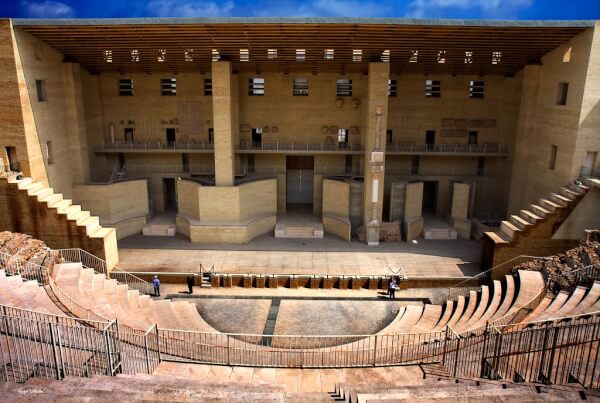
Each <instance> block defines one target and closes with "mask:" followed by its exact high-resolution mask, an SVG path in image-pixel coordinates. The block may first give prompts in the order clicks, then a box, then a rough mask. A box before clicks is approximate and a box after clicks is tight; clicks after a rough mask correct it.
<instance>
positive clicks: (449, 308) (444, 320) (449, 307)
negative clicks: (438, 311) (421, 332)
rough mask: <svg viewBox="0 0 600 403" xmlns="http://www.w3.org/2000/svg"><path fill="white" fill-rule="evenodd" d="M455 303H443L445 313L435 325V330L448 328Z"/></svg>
mask: <svg viewBox="0 0 600 403" xmlns="http://www.w3.org/2000/svg"><path fill="white" fill-rule="evenodd" d="M454 305H455V302H454V301H446V303H445V304H444V305H443V310H444V313H443V314H442V315H441V317H440V320H439V321H438V322H437V323H436V324H435V326H434V327H433V331H434V332H438V331H440V330H444V329H445V328H446V325H447V324H448V321H449V320H450V318H451V317H452V313H453V312H454V308H455V306H454Z"/></svg>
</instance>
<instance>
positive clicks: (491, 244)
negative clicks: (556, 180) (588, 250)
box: [482, 179, 590, 269]
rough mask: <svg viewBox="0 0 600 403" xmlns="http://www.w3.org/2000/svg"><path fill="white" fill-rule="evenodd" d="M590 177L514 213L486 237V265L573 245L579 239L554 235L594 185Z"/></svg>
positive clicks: (484, 248) (483, 240) (543, 253)
mask: <svg viewBox="0 0 600 403" xmlns="http://www.w3.org/2000/svg"><path fill="white" fill-rule="evenodd" d="M585 182H586V179H581V181H575V182H573V183H572V184H570V185H567V186H563V187H561V188H560V189H559V191H558V192H552V193H550V194H549V195H547V196H546V197H543V198H541V199H539V201H538V202H537V203H532V204H531V205H529V208H528V209H523V210H521V211H520V212H519V213H518V214H513V215H511V216H510V217H509V218H508V219H507V220H504V221H502V222H501V223H500V230H499V231H497V232H491V231H490V232H485V233H484V236H483V239H482V247H483V258H482V266H483V267H482V268H483V269H489V268H491V267H494V266H496V265H498V264H500V263H501V262H505V261H507V260H510V259H512V258H514V257H515V256H518V255H538V256H547V255H552V254H554V253H557V252H560V251H563V250H566V249H569V248H572V247H574V246H576V245H577V243H578V241H579V240H577V239H553V238H552V237H553V235H554V234H555V233H556V231H557V230H558V229H559V228H560V226H561V224H562V223H563V222H565V220H566V219H567V218H568V216H569V214H571V212H572V211H573V210H574V209H575V207H576V206H577V205H578V204H579V202H580V201H581V200H582V199H583V197H584V196H585V195H586V193H587V191H588V190H589V189H590V187H589V186H587V185H586V184H585Z"/></svg>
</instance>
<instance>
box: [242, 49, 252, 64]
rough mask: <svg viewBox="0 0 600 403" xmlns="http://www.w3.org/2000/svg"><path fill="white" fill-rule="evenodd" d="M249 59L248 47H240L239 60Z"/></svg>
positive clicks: (245, 60)
mask: <svg viewBox="0 0 600 403" xmlns="http://www.w3.org/2000/svg"><path fill="white" fill-rule="evenodd" d="M247 61H250V51H249V50H248V49H240V62H247Z"/></svg>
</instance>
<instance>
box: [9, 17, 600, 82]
mask: <svg viewBox="0 0 600 403" xmlns="http://www.w3.org/2000/svg"><path fill="white" fill-rule="evenodd" d="M56 21H60V20H56ZM69 21H70V23H68V24H61V23H60V22H58V23H53V21H50V22H49V23H46V24H44V23H43V22H41V21H39V20H38V21H36V20H18V21H16V23H15V24H14V25H15V26H16V27H17V28H18V29H22V30H25V31H27V32H29V33H31V34H33V35H34V36H36V37H38V38H39V39H41V40H42V41H44V42H46V43H47V44H49V45H50V46H52V47H53V48H55V49H56V50H58V51H59V52H61V53H62V54H64V56H65V59H66V60H73V61H77V62H79V63H81V65H83V66H84V67H85V68H87V69H88V70H89V71H92V72H107V71H116V72H123V73H128V72H146V73H150V72H158V71H161V72H165V71H169V72H173V73H178V72H189V71H197V72H201V73H205V72H210V63H211V59H212V50H213V49H217V50H218V52H219V55H220V58H221V60H230V61H232V62H233V69H234V71H237V72H255V73H261V72H271V71H276V72H284V73H290V72H312V73H315V74H318V73H320V72H336V73H366V72H367V68H368V64H367V63H368V62H369V61H381V56H382V53H383V52H384V51H385V50H389V52H390V59H389V60H390V63H391V66H390V67H391V73H392V74H402V73H408V72H419V73H425V74H428V73H452V74H513V73H515V72H516V71H518V70H520V69H521V68H522V67H523V66H524V65H525V64H528V63H538V62H539V60H540V58H541V57H542V56H543V55H544V54H546V53H547V52H549V51H550V50H552V49H554V48H556V47H557V46H559V45H561V44H563V43H564V42H566V41H568V40H569V39H570V38H572V37H573V36H575V35H577V34H579V33H581V32H582V31H583V30H585V29H586V28H587V27H588V26H590V24H589V23H587V22H586V23H587V25H586V24H584V23H579V24H577V22H575V23H573V24H567V23H564V24H555V25H553V24H548V25H544V24H529V25H528V24H521V25H510V24H508V25H506V26H505V25H501V24H493V23H491V24H487V25H486V24H482V25H468V24H456V25H451V24H448V23H446V24H439V25H435V24H429V25H420V24H418V23H412V24H402V23H400V24H394V23H389V20H386V23H376V22H371V23H364V24H363V23H337V22H329V21H328V22H306V23H297V22H296V23H289V22H285V23H262V22H251V21H245V22H229V21H228V20H224V21H221V22H220V23H214V22H213V23H178V22H177V21H176V20H170V21H169V23H158V22H156V21H154V22H151V23H144V20H137V21H135V20H126V21H123V22H120V23H114V22H111V23H107V21H110V20H99V21H91V22H82V21H85V20H79V25H78V23H77V21H78V20H69ZM132 21H135V22H132ZM310 21H312V20H310ZM399 21H402V20H399ZM413 22H414V20H413ZM446 22H447V21H446ZM592 26H593V25H592ZM240 49H248V52H249V61H240ZM268 49H277V58H276V59H269V58H268V54H267V50H268ZM296 49H304V50H305V52H306V57H305V60H304V61H297V60H296ZM326 49H333V50H334V53H333V59H326V58H325V50H326ZM161 50H163V51H165V53H164V61H162V62H160V61H159V57H160V55H161V53H160V52H161ZM354 50H361V51H362V60H361V61H353V51H354ZM105 51H110V56H111V57H112V62H110V63H109V62H107V61H106V60H105ZM132 51H134V52H133V54H134V56H135V54H136V52H135V51H137V54H138V55H139V60H137V61H134V60H133V59H135V57H132ZM186 51H187V54H188V57H187V58H186V55H185V52H186ZM413 51H418V56H417V61H416V62H410V59H411V55H413ZM440 51H443V52H445V53H443V54H440ZM465 52H472V62H471V63H465V56H466V53H465ZM493 52H501V57H500V61H499V62H498V63H496V64H494V63H492V53H493ZM440 55H441V56H444V57H445V63H440V62H439V61H438V57H439V56H440ZM413 59H414V58H413Z"/></svg>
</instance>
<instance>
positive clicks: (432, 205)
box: [423, 181, 438, 214]
mask: <svg viewBox="0 0 600 403" xmlns="http://www.w3.org/2000/svg"><path fill="white" fill-rule="evenodd" d="M437 193H438V182H432V181H427V182H423V214H435V212H436V205H437Z"/></svg>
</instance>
